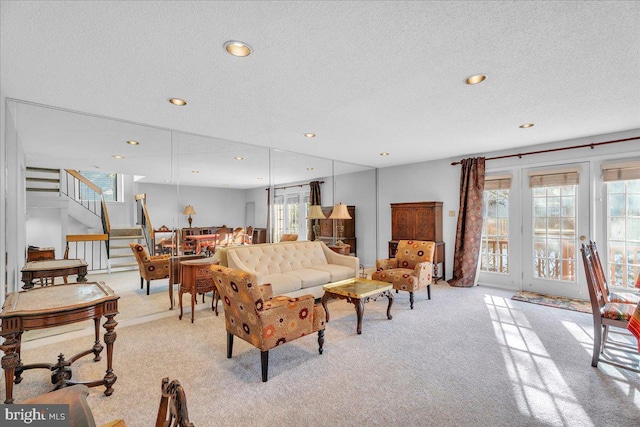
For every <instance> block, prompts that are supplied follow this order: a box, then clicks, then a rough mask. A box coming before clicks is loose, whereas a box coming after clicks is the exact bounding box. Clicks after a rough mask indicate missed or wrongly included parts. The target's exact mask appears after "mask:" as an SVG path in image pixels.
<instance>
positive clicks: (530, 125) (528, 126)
mask: <svg viewBox="0 0 640 427" xmlns="http://www.w3.org/2000/svg"><path fill="white" fill-rule="evenodd" d="M532 127H533V123H525V124H523V125H520V129H528V128H532Z"/></svg>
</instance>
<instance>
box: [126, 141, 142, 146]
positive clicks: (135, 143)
mask: <svg viewBox="0 0 640 427" xmlns="http://www.w3.org/2000/svg"><path fill="white" fill-rule="evenodd" d="M127 144H129V145H140V143H139V142H138V141H127Z"/></svg>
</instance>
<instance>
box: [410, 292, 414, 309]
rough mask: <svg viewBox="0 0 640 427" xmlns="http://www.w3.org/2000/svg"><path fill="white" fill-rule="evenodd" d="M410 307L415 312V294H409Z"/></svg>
mask: <svg viewBox="0 0 640 427" xmlns="http://www.w3.org/2000/svg"><path fill="white" fill-rule="evenodd" d="M409 307H411V310H413V292H409Z"/></svg>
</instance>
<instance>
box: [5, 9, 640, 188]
mask: <svg viewBox="0 0 640 427" xmlns="http://www.w3.org/2000/svg"><path fill="white" fill-rule="evenodd" d="M639 22H640V2H610V1H607V2H582V1H581V2H567V1H565V2H403V1H397V2H382V1H381V2H333V1H307V2H285V1H282V2H257V1H245V2H189V1H181V2H172V1H162V2H153V1H122V2H55V1H52V2H13V1H10V2H8V1H3V2H2V3H1V28H0V55H1V57H0V58H1V61H2V62H1V67H0V79H1V80H0V82H1V85H2V91H3V94H4V95H5V96H6V97H8V98H13V99H16V100H23V101H28V102H31V103H36V104H43V105H49V106H55V107H58V108H62V109H69V110H74V111H80V112H87V113H90V114H93V115H97V116H104V117H111V118H115V119H120V120H125V121H128V122H133V123H138V124H144V125H149V126H152V127H160V128H162V129H165V130H166V129H174V130H178V131H182V132H186V133H190V134H196V135H206V136H211V137H213V138H214V139H215V140H216V141H218V142H220V141H227V142H228V141H236V142H241V143H247V144H252V145H257V146H265V147H274V148H279V149H282V150H287V151H293V152H297V153H304V154H307V155H310V156H318V157H323V158H332V159H339V160H342V161H345V162H351V163H357V164H361V165H368V166H374V167H384V166H390V165H397V164H404V163H412V162H417V161H424V160H431V159H440V158H448V157H452V156H462V155H467V154H482V153H485V152H489V151H494V150H500V149H507V148H516V147H522V146H526V145H532V144H541V143H547V142H553V141H559V140H564V139H570V138H577V137H581V136H587V135H597V134H602V133H607V132H614V131H621V130H628V129H635V128H640V83H639V82H640V30H639V27H638V23H639ZM228 40H242V41H244V42H247V43H249V44H250V45H251V46H252V47H253V48H254V52H253V54H252V55H250V56H249V57H246V58H235V57H232V56H230V55H228V54H227V53H226V52H225V50H224V49H223V44H224V43H225V42H226V41H228ZM476 73H486V74H487V76H488V78H487V80H486V81H485V82H484V83H482V84H480V85H476V86H469V85H466V84H464V79H465V78H466V77H467V76H469V75H472V74H476ZM170 97H180V98H183V99H186V100H187V101H188V105H187V106H186V107H175V106H173V105H171V104H169V103H168V102H167V99H168V98H170ZM53 117H55V114H54V115H53ZM47 122H48V123H47ZM529 122H531V123H534V124H535V126H534V127H533V128H530V129H520V128H519V127H518V126H519V125H521V124H523V123H529ZM19 123H22V125H23V126H22V129H23V132H24V134H21V137H22V139H23V144H24V146H25V151H26V153H27V156H28V158H32V157H30V156H35V155H36V154H37V153H36V151H38V149H37V147H39V146H40V147H42V139H38V138H42V137H43V136H45V135H46V136H47V137H48V141H47V143H48V144H50V145H51V146H52V147H53V146H55V147H56V148H55V152H57V153H62V152H65V151H67V152H69V153H70V154H69V156H72V153H74V152H75V151H74V150H73V149H72V148H71V147H72V146H73V145H72V144H77V142H78V140H77V139H76V138H77V135H78V132H77V131H73V132H69V128H70V126H71V127H73V125H71V124H69V125H68V126H67V127H66V128H60V127H61V126H62V124H63V123H65V120H59V119H51V118H50V119H47V118H46V117H41V118H40V119H39V121H38V122H30V123H29V125H30V126H29V127H32V126H36V127H37V126H39V125H41V126H42V127H43V129H41V130H37V129H31V130H29V131H27V129H25V124H26V123H28V122H27V121H26V119H25V120H24V121H22V122H19ZM110 123H112V124H113V123H117V122H116V121H114V122H110ZM47 126H48V127H49V128H48V129H47ZM56 126H57V127H58V128H60V129H57V130H55V129H54V128H55V127H56ZM86 131H87V132H90V129H87V130H86ZM65 132H68V133H69V134H68V135H66V137H62V135H63V134H64V133H65ZM158 132H160V133H162V132H161V131H159V130H157V129H153V130H148V131H147V133H149V134H150V135H144V137H147V136H148V137H151V135H155V134H157V133H158ZM305 132H314V133H316V134H317V137H316V138H314V139H312V140H309V139H306V138H304V137H303V136H302V134H303V133H305ZM165 133H170V132H165ZM143 134H144V132H143ZM38 135H39V137H38ZM52 135H60V137H59V138H52V137H51V136H52ZM74 135H75V136H74ZM105 135H106V136H108V132H104V133H103V136H105ZM155 136H156V137H158V135H155ZM118 137H120V135H118ZM165 137H166V135H165ZM131 138H133V137H126V139H131ZM168 138H169V140H168V141H169V143H170V140H171V137H170V136H169V137H168ZM159 139H160V140H162V137H159ZM141 142H142V143H143V144H142V145H144V144H145V143H147V144H148V141H141ZM166 142H167V141H166V140H164V142H163V143H166ZM85 143H86V144H91V143H90V142H88V141H86V142H85ZM154 143H155V142H154ZM65 144H67V148H61V147H64V146H65ZM110 144H111V145H110ZM159 144H160V146H162V144H161V143H159ZM142 145H141V147H142ZM76 147H77V145H76ZM101 147H102V148H101V149H100V150H93V151H92V153H93V154H96V155H102V156H108V157H110V155H112V154H117V153H116V152H114V151H115V150H117V151H122V150H123V149H124V148H123V147H122V140H118V141H117V142H115V141H111V142H109V141H107V140H106V139H105V140H104V141H102V142H101ZM141 147H136V148H141ZM125 148H128V147H125ZM99 151H100V152H99ZM258 151H261V150H258ZM383 151H386V152H389V153H390V155H389V156H387V157H381V156H380V155H379V153H380V152H383ZM39 153H40V155H41V156H46V153H43V152H42V151H41V149H40V152H39ZM136 155H138V156H142V155H141V154H139V153H138V154H136ZM147 155H148V154H144V157H146V156H147ZM163 161H164V160H163ZM87 162H89V164H92V163H96V162H99V160H98V159H96V160H95V161H94V160H93V159H91V160H90V161H87ZM87 162H85V163H87ZM185 166H186V165H185ZM169 167H170V168H175V167H176V166H175V165H173V166H169ZM267 172H268V171H267ZM174 176H175V169H174Z"/></svg>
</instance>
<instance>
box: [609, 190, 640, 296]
mask: <svg viewBox="0 0 640 427" xmlns="http://www.w3.org/2000/svg"><path fill="white" fill-rule="evenodd" d="M606 188H607V246H608V256H607V276H608V277H607V279H608V280H609V284H610V285H611V286H615V287H623V288H633V287H634V286H635V283H636V281H637V280H638V275H639V274H640V179H635V180H627V181H613V182H608V183H607V187H606ZM601 258H604V256H601Z"/></svg>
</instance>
